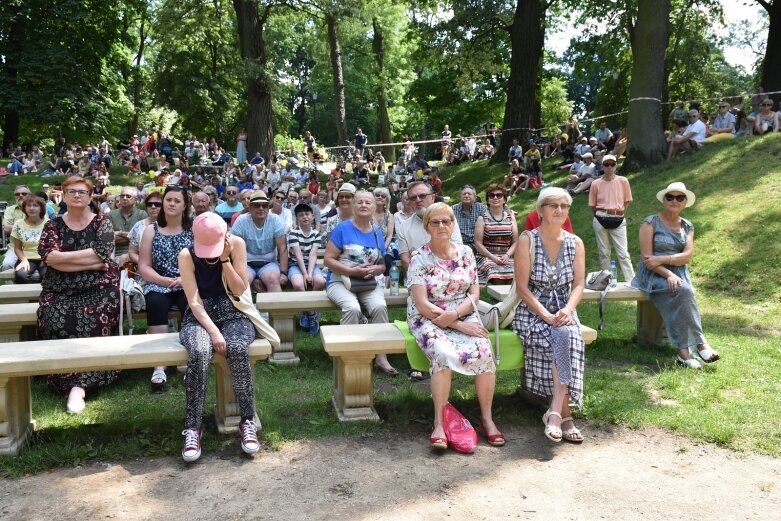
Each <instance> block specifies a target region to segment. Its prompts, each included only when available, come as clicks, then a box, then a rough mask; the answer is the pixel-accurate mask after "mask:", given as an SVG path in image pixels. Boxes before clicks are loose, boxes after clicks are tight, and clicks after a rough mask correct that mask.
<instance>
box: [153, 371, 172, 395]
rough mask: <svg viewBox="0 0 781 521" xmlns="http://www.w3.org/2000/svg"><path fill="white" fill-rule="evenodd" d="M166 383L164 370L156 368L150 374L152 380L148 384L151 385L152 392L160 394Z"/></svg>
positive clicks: (166, 378)
mask: <svg viewBox="0 0 781 521" xmlns="http://www.w3.org/2000/svg"><path fill="white" fill-rule="evenodd" d="M167 382H168V377H167V376H166V375H165V369H160V368H157V369H155V370H154V371H153V372H152V378H151V379H150V382H149V383H151V384H152V392H155V393H161V392H163V390H164V389H165V384H166V383H167Z"/></svg>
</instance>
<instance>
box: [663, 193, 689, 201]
mask: <svg viewBox="0 0 781 521" xmlns="http://www.w3.org/2000/svg"><path fill="white" fill-rule="evenodd" d="M664 198H665V199H666V200H667V201H678V202H679V203H682V202H684V201H685V200H686V196H685V195H673V194H665V195H664Z"/></svg>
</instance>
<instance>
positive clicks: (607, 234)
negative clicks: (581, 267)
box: [592, 217, 635, 282]
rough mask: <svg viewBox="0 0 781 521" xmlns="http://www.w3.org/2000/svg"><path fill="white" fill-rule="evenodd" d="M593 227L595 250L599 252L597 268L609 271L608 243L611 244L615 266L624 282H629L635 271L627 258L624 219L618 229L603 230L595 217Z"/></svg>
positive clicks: (627, 250)
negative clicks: (618, 267) (616, 265)
mask: <svg viewBox="0 0 781 521" xmlns="http://www.w3.org/2000/svg"><path fill="white" fill-rule="evenodd" d="M592 224H593V226H594V235H595V236H596V238H597V248H598V250H599V266H600V267H601V268H602V269H603V270H609V269H610V242H611V240H612V242H613V248H615V250H616V258H617V262H616V263H617V264H618V265H619V266H620V267H621V273H623V274H624V280H625V281H627V282H629V281H631V280H632V279H633V278H635V269H634V268H633V267H632V259H630V258H629V249H628V248H627V246H626V219H624V222H622V223H621V226H619V227H618V228H613V229H612V230H607V229H605V228H604V227H603V226H602V225H601V224H599V221H598V220H597V218H596V217H594V220H593V222H592Z"/></svg>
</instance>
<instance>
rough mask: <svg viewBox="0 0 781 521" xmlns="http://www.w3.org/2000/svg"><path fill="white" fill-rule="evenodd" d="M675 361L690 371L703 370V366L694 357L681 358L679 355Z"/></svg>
mask: <svg viewBox="0 0 781 521" xmlns="http://www.w3.org/2000/svg"><path fill="white" fill-rule="evenodd" d="M675 361H676V362H678V363H679V364H680V365H682V366H684V367H688V368H689V369H702V364H700V363H699V362H698V361H697V359H696V358H694V357H692V358H681V355H678V357H677V358H676V360H675Z"/></svg>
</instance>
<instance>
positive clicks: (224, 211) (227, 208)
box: [214, 185, 244, 224]
mask: <svg viewBox="0 0 781 521" xmlns="http://www.w3.org/2000/svg"><path fill="white" fill-rule="evenodd" d="M225 199H226V200H225V201H223V202H221V203H220V204H219V205H217V207H216V208H215V209H214V213H216V214H217V215H219V216H220V217H222V218H223V219H224V220H225V224H230V223H231V220H232V219H233V216H234V215H235V214H237V213H239V212H241V211H242V210H243V209H244V207H243V206H242V205H241V202H239V189H238V188H237V187H236V185H231V186H229V187H228V188H227V189H226V190H225Z"/></svg>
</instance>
